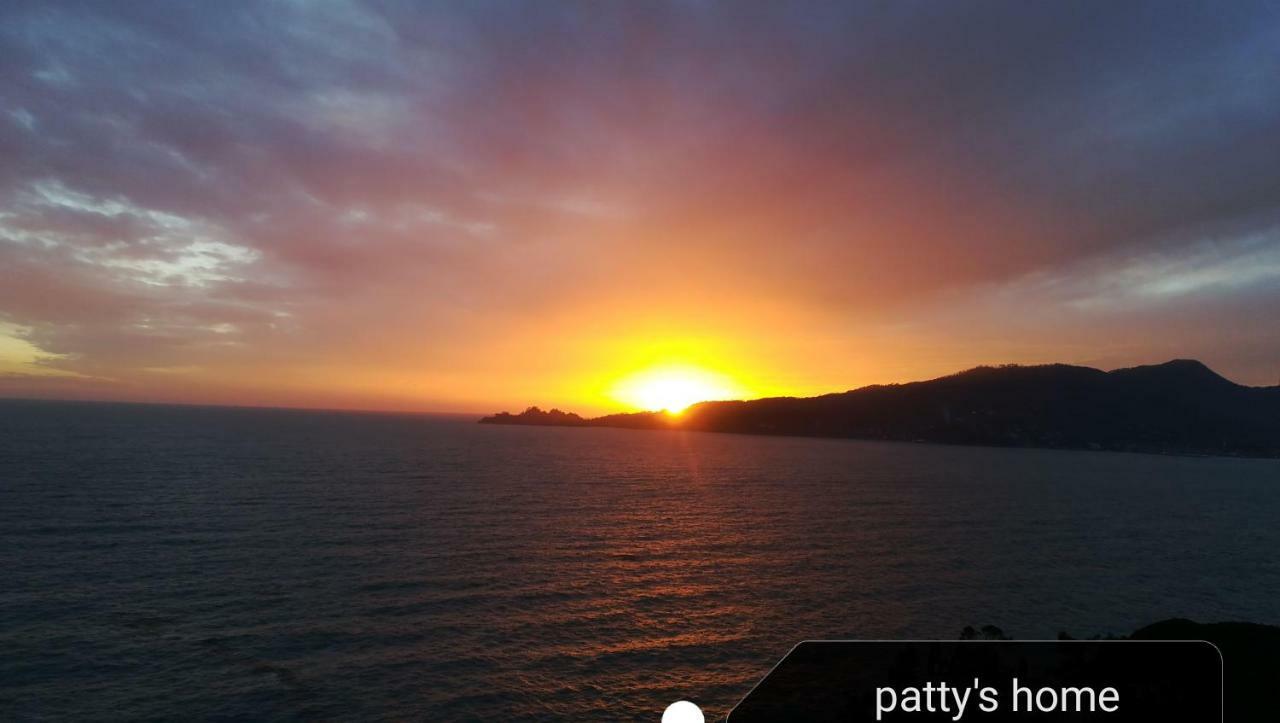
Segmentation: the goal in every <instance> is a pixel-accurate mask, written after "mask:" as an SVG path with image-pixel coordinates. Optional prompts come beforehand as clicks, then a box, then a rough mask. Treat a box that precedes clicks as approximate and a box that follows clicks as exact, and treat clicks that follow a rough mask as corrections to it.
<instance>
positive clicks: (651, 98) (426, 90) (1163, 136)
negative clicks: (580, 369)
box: [0, 1, 1280, 404]
mask: <svg viewBox="0 0 1280 723" xmlns="http://www.w3.org/2000/svg"><path fill="white" fill-rule="evenodd" d="M1277 48H1280V19H1278V18H1277V14H1276V12H1275V10H1274V8H1272V7H1271V6H1269V5H1268V4H1266V3H1233V4H1232V5H1231V6H1230V7H1227V8H1223V7H1213V8H1210V7H1207V6H1195V5H1178V6H1170V5H1168V4H1166V3H1154V2H1153V3H1146V2H1135V3H1123V4H1115V3H1103V2H1082V3H1069V4H1059V5H1043V4H1026V3H1014V2H1010V3H984V4H979V5H950V4H937V3H894V4H891V5H888V6H872V5H864V6H841V5H830V4H821V3H815V4H808V3H788V4H786V5H780V4H776V3H750V2H748V3H728V4H699V3H686V4H681V3H672V4H659V3H643V4H622V5H605V4H584V5H573V4H556V5H548V4H540V3H527V4H523V3H514V4H504V5H488V4H443V5H423V4H421V3H402V2H394V1H387V2H354V1H353V2H325V3H293V2H282V3H254V2H236V1H232V2H226V3H218V4H217V5H216V6H214V5H210V4H194V5H183V6H173V5H171V4H168V3H162V4H153V3H148V2H136V3H124V4H119V3H117V4H111V5H102V4H93V3H79V2H53V3H26V2H16V3H8V4H6V5H5V6H4V8H3V9H2V10H0V101H2V102H3V106H4V108H5V109H6V112H5V114H4V115H3V116H0V155H2V156H3V157H4V158H5V159H6V163H5V164H3V165H2V166H0V319H3V320H6V321H7V322H8V323H10V324H16V325H20V326H21V327H22V328H24V329H28V330H30V331H29V332H27V333H26V335H25V337H24V338H27V339H28V340H29V341H30V343H33V344H36V345H37V346H38V348H40V349H43V350H45V352H47V353H49V354H57V355H65V356H63V357H61V359H62V361H60V362H59V365H60V368H63V369H65V370H67V371H69V372H76V373H84V374H92V375H94V376H95V377H101V378H112V379H121V380H133V381H134V382H136V381H137V380H140V379H149V377H148V374H149V372H147V371H146V370H148V369H150V370H155V369H182V370H185V372H184V374H185V375H186V376H195V377H199V378H201V379H204V380H205V381H206V382H207V383H208V384H210V385H214V384H217V385H223V386H225V387H226V391H225V393H226V394H227V395H229V396H234V388H235V387H236V385H237V384H242V383H244V382H243V381H237V379H239V378H240V377H237V376H236V375H243V374H245V373H246V372H244V370H245V369H247V368H250V367H251V365H252V364H259V365H262V364H267V365H274V366H272V368H273V369H277V370H280V373H281V374H282V375H284V374H285V372H284V370H288V369H295V370H296V369H301V368H303V367H306V366H307V365H317V366H324V367H326V368H335V369H341V370H343V373H344V374H349V375H351V376H353V377H360V378H365V377H368V378H370V379H372V378H382V377H381V376H379V375H382V376H385V377H386V378H388V379H390V378H396V379H401V378H406V377H412V376H413V375H414V374H418V375H419V376H420V377H421V378H422V379H423V380H424V381H423V382H422V385H423V387H424V388H426V389H427V390H428V391H426V392H424V393H425V394H427V395H431V394H435V393H436V392H432V391H430V390H431V389H433V388H434V387H433V386H432V385H433V384H434V382H432V381H431V380H433V379H437V380H443V379H454V378H456V375H457V374H459V373H460V370H461V369H465V368H468V367H471V366H475V365H477V364H478V363H479V362H478V359H480V358H483V357H485V356H486V355H487V354H488V353H489V351H490V350H491V349H492V348H493V347H492V344H493V343H494V342H493V340H494V339H498V338H503V337H513V336H520V335H521V334H523V333H524V330H526V329H528V328H530V326H531V325H536V324H537V323H538V321H537V320H538V319H539V318H564V317H566V316H572V315H573V314H579V315H581V314H582V313H583V312H581V309H583V308H587V307H590V308H593V309H599V308H603V309H608V308H616V309H635V308H637V307H641V308H647V309H648V311H647V312H646V313H647V314H649V315H651V316H652V317H653V319H657V320H658V321H660V322H661V323H663V324H666V325H667V326H668V327H670V329H671V333H675V334H679V333H681V331H682V330H681V328H680V324H681V319H687V318H689V317H690V316H691V314H689V313H687V312H686V311H682V309H684V310H687V309H689V308H691V307H692V306H693V305H697V306H698V309H699V311H698V314H701V315H705V316H709V317H716V318H720V319H722V323H721V324H720V326H724V327H726V328H727V327H735V328H736V327H738V326H742V325H743V324H741V323H739V322H742V321H743V318H744V316H745V315H746V314H747V313H748V312H747V311H745V310H746V309H749V308H753V304H754V303H756V301H758V300H768V301H769V302H770V303H774V304H776V305H778V306H787V307H788V308H791V309H793V310H794V313H795V314H798V315H802V316H804V317H805V318H804V319H803V320H802V321H800V322H797V324H796V325H795V326H796V327H804V328H808V329H813V330H814V331H813V334H815V335H818V336H821V337H823V338H826V337H834V336H839V335H842V334H844V335H848V336H849V337H850V339H851V340H852V339H853V337H856V335H857V334H859V333H865V330H866V329H867V328H869V327H870V326H878V327H887V326H892V325H893V324H897V323H907V324H911V323H915V322H916V321H917V318H916V316H915V315H916V314H917V313H918V310H919V309H922V308H936V307H937V305H938V304H946V303H952V301H954V300H956V299H960V300H961V301H960V303H959V304H958V306H959V307H962V308H965V309H977V308H985V309H986V311H985V312H983V313H984V314H986V316H984V317H983V318H982V319H980V320H974V321H970V322H969V324H970V326H969V327H968V328H970V329H975V330H976V329H979V328H982V327H983V326H984V323H985V324H990V323H994V320H995V319H997V318H998V317H999V316H1000V315H1001V314H1004V313H1006V312H1004V311H1000V310H998V309H993V308H990V307H988V306H987V305H986V301H985V300H987V299H989V298H990V294H991V289H993V288H995V289H1004V290H1005V292H1006V293H1008V294H1012V295H1013V296H1015V297H1016V298H1018V299H1019V300H1020V301H1021V302H1022V303H1024V304H1026V306H1024V308H1023V309H1022V310H1021V312H1024V313H1025V315H1026V316H1027V317H1028V318H1033V317H1034V318H1038V319H1050V318H1058V317H1057V316H1056V315H1057V314H1059V313H1060V312H1061V309H1063V308H1070V306H1071V304H1075V307H1076V309H1077V311H1080V312H1081V313H1083V311H1086V310H1087V311H1088V313H1090V314H1092V315H1095V316H1102V317H1105V318H1106V319H1108V320H1109V322H1110V323H1109V324H1104V325H1103V326H1107V327H1108V328H1112V329H1115V328H1117V327H1116V326H1115V325H1121V324H1138V325H1140V326H1141V329H1143V330H1150V331H1151V333H1152V335H1156V334H1157V332H1158V333H1159V334H1161V335H1164V336H1161V337H1160V339H1161V341H1160V343H1155V342H1152V343H1151V344H1149V345H1148V346H1147V347H1144V348H1142V349H1133V348H1130V347H1129V346H1128V344H1127V343H1124V344H1122V343H1121V342H1120V341H1118V340H1114V339H1107V338H1098V337H1094V338H1092V339H1091V343H1093V344H1095V345H1097V346H1099V347H1100V348H1102V349H1103V350H1104V351H1103V352H1100V353H1104V354H1105V353H1110V352H1105V349H1107V348H1114V349H1120V348H1121V347H1124V348H1125V351H1124V352H1123V353H1120V352H1118V351H1117V352H1116V353H1115V356H1116V358H1120V357H1122V356H1125V355H1126V354H1127V355H1131V356H1141V355H1142V354H1144V353H1145V354H1154V353H1157V352H1162V351H1164V350H1165V349H1167V348H1169V347H1172V346H1176V343H1174V342H1176V340H1177V339H1179V338H1192V337H1194V338H1200V337H1201V336H1203V334H1201V333H1199V332H1197V331H1194V330H1188V329H1187V328H1186V327H1179V326H1178V325H1176V324H1172V323H1171V320H1172V319H1174V318H1175V316H1176V315H1178V314H1180V313H1181V312H1179V311H1177V310H1178V309H1180V308H1181V305H1182V304H1183V302H1184V300H1186V299H1188V298H1192V297H1194V298H1195V299H1196V300H1197V303H1199V304H1201V305H1202V306H1203V307H1204V308H1209V309H1217V310H1219V312H1218V313H1220V314H1222V315H1224V316H1220V317H1212V316H1210V317H1206V318H1204V319H1202V320H1201V321H1200V322H1198V323H1201V324H1203V325H1204V327H1197V328H1198V329H1200V328H1212V327H1215V326H1221V325H1222V324H1223V323H1226V322H1227V320H1228V317H1227V316H1225V315H1227V314H1229V313H1236V312H1237V311H1238V310H1239V308H1241V306H1242V305H1247V304H1248V303H1251V301H1252V300H1256V299H1257V298H1258V295H1259V294H1261V295H1263V296H1264V297H1266V298H1270V297H1269V296H1267V294H1268V293H1269V291H1268V290H1269V289H1270V288H1271V287H1273V286H1274V285H1275V283H1276V278H1275V275H1274V273H1273V269H1274V264H1275V259H1274V253H1273V250H1274V248H1275V247H1276V246H1277V240H1276V238H1275V236H1274V234H1273V233H1272V232H1271V231H1269V230H1263V231H1259V230H1258V229H1257V228H1255V226H1256V225H1257V224H1258V223H1259V222H1258V219H1265V218H1272V217H1274V214H1275V213H1277V212H1280V145H1278V144H1276V143H1274V141H1273V139H1274V138H1275V137H1276V136H1277V133H1280V86H1277V85H1276V84H1275V83H1274V82H1271V81H1272V79H1274V78H1275V77H1276V75H1277V73H1280V52H1277V50H1276V49H1277ZM1223 229H1231V230H1230V231H1223ZM744 296H748V297H751V300H750V301H747V300H742V297H744ZM735 299H737V301H735ZM1064 300H1070V303H1067V304H1065V306H1064ZM1136 307H1142V309H1144V311H1143V312H1142V314H1141V315H1140V318H1139V316H1135V315H1134V308H1136ZM575 310H577V311H575ZM1232 310H1234V311H1232ZM943 317H945V314H940V315H939V316H938V318H943ZM648 321H652V319H648V320H646V322H645V323H648ZM655 323H657V322H655ZM637 326H639V323H637ZM218 330H221V331H218ZM782 332H783V330H781V329H760V330H759V332H758V333H759V334H761V335H762V336H766V337H767V336H769V335H770V334H781V333H782ZM578 333H585V332H578ZM1023 333H1025V334H1027V335H1026V336H1025V340H1026V343H1027V344H1036V345H1039V346H1040V348H1043V349H1045V353H1046V354H1048V355H1050V356H1052V355H1053V354H1054V353H1055V349H1058V347H1055V346H1054V344H1053V343H1052V340H1046V339H1042V338H1041V337H1040V336H1038V335H1036V334H1032V333H1030V332H1023ZM976 334H977V332H976V331H975V332H974V336H972V337H971V338H970V339H969V342H968V343H969V344H970V345H971V346H972V345H976V344H979V343H981V341H980V340H979V339H978V338H977V336H976ZM1133 336H1134V335H1133V334H1128V335H1126V338H1132V337H1133ZM1137 336H1145V334H1137ZM1264 337H1265V335H1264ZM1153 338H1154V336H1153ZM1259 338H1262V337H1259ZM1265 338H1270V337H1265ZM581 341H582V340H580V339H575V340H572V341H570V340H568V339H562V340H561V341H559V342H558V341H557V340H556V339H552V338H543V339H542V340H541V341H539V344H540V345H541V347H542V348H543V349H544V350H545V352H546V354H547V355H549V356H551V357H558V356H562V355H566V354H568V352H567V351H566V349H567V348H569V345H570V344H575V345H580V344H581ZM1166 342H1168V343H1166ZM815 343H816V342H815ZM823 343H825V342H823ZM851 343H852V341H851ZM959 343H960V342H957V344H959ZM1233 343H1234V344H1235V345H1236V347H1235V348H1238V349H1240V352H1239V355H1238V359H1241V360H1242V359H1245V358H1246V357H1247V358H1248V359H1252V360H1255V361H1251V362H1249V363H1248V364H1245V363H1244V362H1240V363H1239V364H1238V367H1239V368H1241V369H1248V370H1252V371H1247V372H1246V373H1247V374H1249V375H1252V376H1253V377H1254V378H1261V376H1260V375H1261V374H1262V373H1261V372H1259V371H1257V370H1258V369H1261V368H1262V364H1261V363H1260V362H1258V361H1257V360H1258V359H1262V358H1264V357H1265V356H1266V355H1267V354H1268V353H1272V352H1276V353H1280V348H1272V347H1271V346H1269V343H1270V342H1265V343H1264V342H1257V341H1252V342H1247V343H1245V342H1241V341H1238V340H1237V341H1236V342H1233ZM1260 343H1261V344H1262V346H1261V347H1259V346H1258V345H1259V344H1260ZM558 344H559V345H558ZM1060 351H1061V352H1062V353H1075V352H1074V350H1072V349H1061V350H1060ZM1217 353H1218V354H1219V355H1220V356H1221V357H1222V358H1223V359H1224V363H1228V364H1229V363H1232V361H1231V360H1232V359H1234V358H1236V357H1233V356H1232V354H1233V352H1232V351H1231V349H1229V348H1223V349H1221V350H1219V351H1218V352H1217ZM1125 358H1128V357H1125ZM950 362H951V358H950V357H949V358H948V360H947V363H950ZM511 365H515V361H514V360H513V361H512V362H511ZM517 371H518V370H517V369H516V368H515V367H514V366H511V367H510V368H504V369H495V370H494V371H493V373H494V374H503V373H506V374H515V373H517ZM940 371H945V370H940ZM832 373H833V374H835V373H836V372H832ZM1267 375H1268V376H1270V373H1269V372H1268V373H1267ZM167 376H170V377H172V376H175V375H174V374H168V375H167ZM265 376H269V375H265ZM822 381H823V383H836V382H834V381H830V380H827V379H826V378H825V377H824V378H823V380H822ZM131 383H132V382H131ZM138 384H141V385H142V386H146V385H147V384H159V382H153V381H147V382H146V383H145V384H142V383H141V382H138ZM373 384H374V382H369V383H368V384H367V385H366V386H371V385H373ZM221 388H222V387H219V389H221ZM220 393H221V392H220ZM260 393H261V390H255V391H253V392H252V394H260ZM388 393H389V394H390V393H391V392H390V391H389V392H388ZM245 394H250V392H245ZM440 394H443V392H440ZM440 398H441V399H443V397H440ZM429 401H431V400H430V399H426V400H424V401H423V402H422V403H424V404H425V403H427V402H429ZM450 403H453V402H450Z"/></svg>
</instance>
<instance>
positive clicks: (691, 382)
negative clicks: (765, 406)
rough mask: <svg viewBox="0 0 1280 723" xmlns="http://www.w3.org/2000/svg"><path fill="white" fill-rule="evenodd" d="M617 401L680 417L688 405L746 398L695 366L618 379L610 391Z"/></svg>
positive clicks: (726, 380) (735, 387)
mask: <svg viewBox="0 0 1280 723" xmlns="http://www.w3.org/2000/svg"><path fill="white" fill-rule="evenodd" d="M612 396H613V397H614V398H615V399H617V400H618V401H620V402H622V403H624V404H627V405H630V406H632V407H635V408H636V409H643V410H648V411H660V410H661V411H666V412H667V413H669V414H680V413H681V412H683V411H684V410H685V409H686V408H687V407H689V405H691V404H695V403H697V402H706V401H714V400H723V399H741V398H743V397H745V396H748V394H747V392H746V390H745V389H743V387H742V386H741V385H740V384H738V383H736V382H735V381H733V380H732V379H730V378H729V377H727V376H725V375H723V374H717V373H715V372H711V371H708V370H706V369H701V368H699V367H695V366H678V365H670V366H662V367H656V368H652V369H647V370H645V371H642V372H639V373H636V374H633V375H631V376H628V377H625V378H624V379H622V380H621V381H620V382H618V384H617V385H616V386H615V387H614V389H613V394H612Z"/></svg>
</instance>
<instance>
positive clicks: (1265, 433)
mask: <svg viewBox="0 0 1280 723" xmlns="http://www.w3.org/2000/svg"><path fill="white" fill-rule="evenodd" d="M525 414H529V412H526V413H525ZM542 414H546V413H542ZM569 416H572V417H577V415H569ZM523 417H524V415H519V416H512V415H505V420H507V421H508V423H515V424H545V423H553V422H547V421H542V420H543V418H542V417H540V416H533V417H530V418H529V419H528V421H516V420H521V419H522V418H523ZM503 419H504V418H503V415H498V416H497V417H486V418H485V419H484V420H481V421H482V422H486V423H495V422H500V421H502V420H503ZM577 420H578V421H576V422H573V426H604V427H629V428H647V429H653V428H679V429H692V430H701V431H709V432H736V433H743V434H777V435H803V436H817V437H851V438H859V439H880V440H897V441H924V442H939V443H947V444H973V445H994V446H1013V447H1051V448H1064V449H1104V450H1122V451H1136V452H1157V453H1170V454H1205V455H1244V456H1266V457H1280V387H1246V386H1242V385H1239V384H1235V383H1234V382H1231V381H1229V380H1227V379H1224V378H1223V377H1221V376H1219V375H1218V374H1216V373H1215V372H1213V371H1212V370H1211V369H1209V368H1208V367H1206V366H1205V365H1204V364H1202V363H1200V362H1198V361H1192V360H1181V359H1180V360H1174V361H1170V362H1166V363H1164V364H1156V365H1151V366H1140V367H1133V368H1130V369H1117V370H1115V371H1111V372H1104V371H1100V370H1098V369H1091V368H1089V367H1080V366H1070V365H1066V364H1048V365H1043V366H1012V365H1010V366H1000V367H978V368H976V369H970V370H968V371H964V372H960V373H958V374H953V375H950V376H946V377H941V378H939V379H932V380H929V381H922V382H912V383H909V384H890V385H876V386H869V387H863V388H861V389H855V390H852V391H848V392H843V393H839V394H827V395H823V396H820V397H808V398H794V397H776V398H769V399H756V400H752V401H731V402H702V403H699V404H695V405H693V406H691V407H689V408H688V409H687V410H685V411H684V412H683V413H682V414H680V415H679V416H671V415H667V414H663V413H660V412H640V413H636V414H615V415H609V416H606V417H598V418H595V419H582V418H580V417H578V418H577Z"/></svg>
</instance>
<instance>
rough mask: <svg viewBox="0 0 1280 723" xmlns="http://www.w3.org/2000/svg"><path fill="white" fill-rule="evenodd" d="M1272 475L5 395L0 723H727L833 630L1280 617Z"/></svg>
mask: <svg viewBox="0 0 1280 723" xmlns="http://www.w3.org/2000/svg"><path fill="white" fill-rule="evenodd" d="M1278 520H1280V461H1277V460H1249V459H1208V458H1188V457H1160V456H1148V455H1133V454H1118V453H1094V452H1068V451H1047V450H1028V449H990V448H976V447H946V446H934V445H923V444H894V443H877V442H861V441H850V440H829V439H804V438H777V437H752V436H739V435H727V434H707V433H684V432H678V431H628V430H617V429H582V428H577V429H575V428H547V427H514V426H488V425H478V424H475V423H474V418H458V417H439V416H414V415H394V414H360V413H337V412H311V411H289V410H261V409H225V408H202V407H177V406H142V405H120V404H80V403H63V402H27V401H0V719H4V720H64V719H94V720H142V719H153V720H160V719H178V718H182V719H202V720H204V719H252V720H296V719H314V720H342V721H353V720H392V719H394V720H433V721H448V720H504V721H519V720H584V721H596V720H648V721H657V720H658V719H659V717H660V716H661V712H662V710H663V708H665V707H666V705H667V704H668V703H671V702H673V701H675V700H678V699H688V700H692V701H694V702H696V703H698V704H699V705H700V706H702V707H703V710H704V711H706V713H707V719H708V720H715V719H719V718H720V717H722V716H723V715H724V713H725V712H726V711H727V710H728V708H729V707H730V706H732V705H733V703H734V702H736V700H737V699H739V698H740V697H741V696H742V695H744V694H745V693H746V692H747V691H748V690H749V689H750V688H751V686H752V685H753V684H754V683H755V682H756V681H757V680H758V679H759V678H760V677H761V676H763V675H764V674H765V673H766V672H767V671H768V670H769V668H770V667H771V666H772V665H773V664H774V663H775V662H777V660H778V659H779V658H780V657H781V656H782V655H784V654H785V653H786V652H787V651H788V650H789V649H790V647H791V646H792V645H793V644H795V643H796V642H798V641H800V640H803V639H813V638H955V637H957V636H958V635H959V633H960V631H961V629H962V628H963V627H964V626H966V625H973V626H975V627H977V626H980V625H984V624H994V625H997V626H999V627H1001V628H1003V629H1004V631H1005V632H1006V633H1008V634H1010V635H1013V636H1015V637H1018V638H1046V637H1048V638H1051V637H1054V636H1055V635H1056V634H1057V632H1058V631H1060V630H1067V631H1069V632H1071V633H1073V634H1075V635H1077V636H1090V635H1095V634H1103V633H1128V632H1130V631H1132V630H1133V629H1135V628H1137V627H1140V626H1142V625H1144V624H1147V623H1150V622H1154V621H1157V620H1160V619H1164V618H1169V617H1188V618H1192V619H1195V620H1198V621H1201V622H1215V621H1222V620H1249V621H1253V622H1260V623H1269V624H1280V596H1277V594H1276V592H1277V591H1278V590H1280V556H1277V554H1276V551H1277V550H1280V524H1277V521H1278Z"/></svg>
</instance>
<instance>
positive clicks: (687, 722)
mask: <svg viewBox="0 0 1280 723" xmlns="http://www.w3.org/2000/svg"><path fill="white" fill-rule="evenodd" d="M662 723H707V719H706V718H703V717H702V709H701V708H699V707H698V706H696V705H694V704H693V703H690V702H689V701H687V700H677V701H676V702H674V703H672V704H671V705H669V706H667V709H666V710H665V711H663V712H662Z"/></svg>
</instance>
